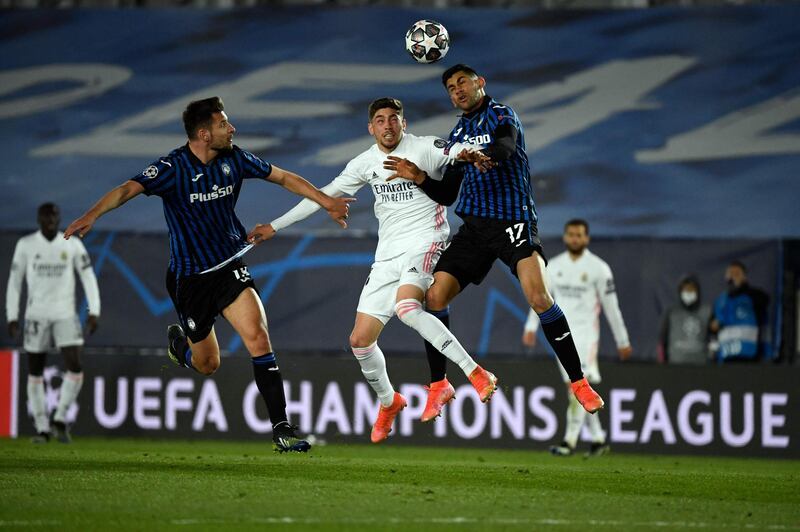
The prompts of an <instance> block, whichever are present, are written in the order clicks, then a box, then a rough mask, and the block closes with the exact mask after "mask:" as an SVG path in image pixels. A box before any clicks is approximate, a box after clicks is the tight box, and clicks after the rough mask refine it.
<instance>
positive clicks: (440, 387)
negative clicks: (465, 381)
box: [422, 377, 456, 423]
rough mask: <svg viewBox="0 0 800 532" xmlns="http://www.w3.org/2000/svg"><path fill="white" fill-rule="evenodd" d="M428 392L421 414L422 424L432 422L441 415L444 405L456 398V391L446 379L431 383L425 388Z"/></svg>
mask: <svg viewBox="0 0 800 532" xmlns="http://www.w3.org/2000/svg"><path fill="white" fill-rule="evenodd" d="M425 389H426V390H428V402H426V403H425V411H424V412H422V422H423V423H427V422H428V421H433V420H434V419H436V418H437V417H439V416H441V415H442V408H444V405H446V404H447V403H449V402H450V401H452V400H453V399H455V398H456V389H455V388H453V385H452V384H450V381H448V380H447V377H445V378H444V379H442V380H440V381H436V382H432V383H431V385H430V386H426V387H425Z"/></svg>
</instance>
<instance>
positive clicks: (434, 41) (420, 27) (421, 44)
mask: <svg viewBox="0 0 800 532" xmlns="http://www.w3.org/2000/svg"><path fill="white" fill-rule="evenodd" d="M448 50H450V36H449V35H448V34H447V28H445V27H444V26H442V25H441V24H439V23H438V22H436V21H435V20H418V21H416V22H415V23H414V24H412V25H411V27H410V28H408V31H407V32H406V51H407V52H408V53H409V54H410V55H411V57H413V58H414V61H416V62H418V63H434V62H436V61H438V60H439V59H441V58H443V57H444V56H446V55H447V51H448Z"/></svg>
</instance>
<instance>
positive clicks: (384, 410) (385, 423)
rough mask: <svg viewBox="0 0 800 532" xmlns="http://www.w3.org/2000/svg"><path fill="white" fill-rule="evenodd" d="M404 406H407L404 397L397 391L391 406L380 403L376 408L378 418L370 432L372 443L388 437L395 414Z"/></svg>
mask: <svg viewBox="0 0 800 532" xmlns="http://www.w3.org/2000/svg"><path fill="white" fill-rule="evenodd" d="M406 406H408V403H407V402H406V398H405V397H403V396H402V395H400V394H399V393H397V392H394V399H392V405H391V406H383V405H381V407H380V409H379V410H378V419H376V420H375V424H374V425H373V426H372V434H371V435H370V439H372V443H380V442H382V441H383V440H385V439H386V438H388V437H389V433H390V432H391V431H392V423H393V422H394V418H396V417H397V414H399V413H400V411H401V410H402V409H404V408H405V407H406Z"/></svg>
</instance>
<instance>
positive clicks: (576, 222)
mask: <svg viewBox="0 0 800 532" xmlns="http://www.w3.org/2000/svg"><path fill="white" fill-rule="evenodd" d="M574 226H581V227H583V228H584V229H585V230H586V234H587V235H588V234H589V222H587V221H586V220H584V219H583V218H573V219H571V220H567V223H565V224H564V231H566V230H567V227H574Z"/></svg>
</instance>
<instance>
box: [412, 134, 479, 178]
mask: <svg viewBox="0 0 800 532" xmlns="http://www.w3.org/2000/svg"><path fill="white" fill-rule="evenodd" d="M422 138H423V140H424V141H425V142H426V144H425V147H426V148H427V149H426V150H425V153H424V157H425V166H426V167H427V168H431V169H433V170H434V171H435V172H436V173H437V174H439V175H441V174H443V173H444V172H443V169H444V168H445V167H446V166H447V165H452V164H455V163H456V162H458V160H457V159H456V157H458V154H459V153H461V151H462V150H480V149H481V148H482V147H481V146H475V145H474V144H464V143H463V142H455V141H451V142H448V141H446V140H444V139H440V138H438V137H422ZM439 175H430V176H429V177H431V178H433V179H440V177H439Z"/></svg>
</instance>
